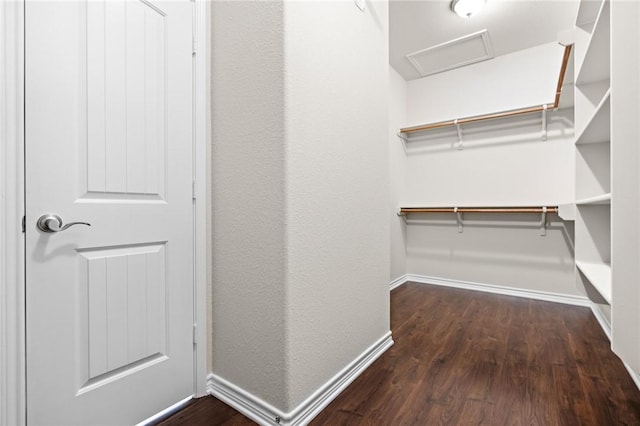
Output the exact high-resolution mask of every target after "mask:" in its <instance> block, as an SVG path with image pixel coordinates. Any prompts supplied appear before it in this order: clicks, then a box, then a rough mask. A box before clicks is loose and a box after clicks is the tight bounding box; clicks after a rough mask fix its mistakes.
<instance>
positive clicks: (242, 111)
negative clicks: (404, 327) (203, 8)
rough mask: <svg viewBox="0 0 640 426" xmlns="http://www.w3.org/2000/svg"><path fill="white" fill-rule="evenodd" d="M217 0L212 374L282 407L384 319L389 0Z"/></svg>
mask: <svg viewBox="0 0 640 426" xmlns="http://www.w3.org/2000/svg"><path fill="white" fill-rule="evenodd" d="M212 9H213V11H212V12H213V22H212V29H213V63H212V73H213V84H212V93H213V97H212V103H213V114H212V122H213V124H212V125H213V132H212V133H213V134H212V137H213V142H212V144H213V145H212V171H213V172H212V173H213V178H212V188H213V189H212V193H213V196H212V200H213V201H212V203H213V219H212V233H213V241H212V245H213V259H212V270H213V273H212V275H213V284H212V286H213V289H212V301H213V306H212V310H213V316H212V337H213V350H212V365H213V373H215V374H217V375H218V376H221V377H223V378H224V379H226V380H228V381H230V382H231V383H233V384H235V385H237V386H239V387H241V388H242V389H244V390H245V391H248V392H250V393H251V394H253V395H254V396H256V397H258V398H261V399H262V400H264V401H266V402H268V403H270V404H271V405H273V406H274V407H276V408H278V409H279V410H281V411H283V412H290V411H291V410H292V409H294V408H295V407H296V406H297V405H298V404H299V403H301V402H302V401H303V400H305V399H306V398H308V397H309V396H310V395H311V394H312V393H313V392H315V391H316V390H318V388H319V387H320V386H322V385H323V384H325V383H326V382H327V381H328V380H329V379H331V378H332V377H333V376H334V375H336V374H337V373H338V372H339V371H340V370H342V369H343V368H344V367H346V366H347V365H348V364H349V363H351V362H352V361H353V360H354V359H356V358H357V357H358V356H359V355H360V354H362V353H363V352H364V351H365V350H366V349H368V348H369V347H370V346H371V345H372V344H374V343H375V342H376V341H378V340H379V339H380V338H381V337H382V336H384V335H385V334H386V333H387V332H388V331H389V292H388V286H387V285H388V277H389V221H388V210H389V209H388V207H389V201H388V200H389V197H390V195H389V179H388V175H389V166H388V145H387V136H388V84H389V81H388V27H387V21H388V5H387V3H386V1H375V2H367V5H366V11H365V12H364V13H363V12H361V11H360V10H359V9H358V8H357V7H356V6H355V4H354V3H353V2H351V1H336V2H284V3H283V2H254V1H252V2H214V3H213V7H212Z"/></svg>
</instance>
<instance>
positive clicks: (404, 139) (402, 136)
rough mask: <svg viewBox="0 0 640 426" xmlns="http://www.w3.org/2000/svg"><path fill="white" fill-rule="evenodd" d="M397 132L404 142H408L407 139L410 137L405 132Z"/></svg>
mask: <svg viewBox="0 0 640 426" xmlns="http://www.w3.org/2000/svg"><path fill="white" fill-rule="evenodd" d="M397 134H398V137H399V138H400V139H402V140H403V141H404V142H407V139H408V138H407V136H406V135H405V134H404V133H402V132H398V133H397Z"/></svg>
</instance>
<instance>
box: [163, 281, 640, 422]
mask: <svg viewBox="0 0 640 426" xmlns="http://www.w3.org/2000/svg"><path fill="white" fill-rule="evenodd" d="M391 326H392V331H393V338H394V340H395V345H394V346H393V347H392V348H391V349H389V350H388V351H387V352H386V353H385V354H384V355H383V356H382V357H380V359H378V360H377V361H376V362H375V363H374V364H372V365H371V367H369V369H367V370H366V371H365V372H364V373H363V374H362V375H361V376H360V377H359V378H358V379H356V380H355V381H354V382H353V383H352V384H351V386H349V387H348V388H347V389H346V390H345V391H344V392H343V393H342V394H341V395H340V396H338V398H336V399H335V400H334V401H333V402H332V403H331V404H330V405H329V406H328V407H327V408H326V409H325V410H324V411H323V412H322V413H320V415H319V416H318V417H316V419H314V421H313V422H312V423H311V425H315V426H318V425H332V426H333V425H476V424H477V425H480V424H484V425H525V424H526V425H545V426H546V425H598V426H603V425H640V391H638V389H637V388H636V386H635V385H634V383H633V381H632V380H631V378H630V377H629V375H628V373H627V372H626V370H625V368H624V366H623V365H622V363H621V361H620V360H619V359H618V358H617V357H616V356H615V355H613V354H612V353H611V350H610V349H609V347H610V345H609V341H608V340H607V337H606V336H605V335H604V333H603V332H602V330H601V329H600V326H599V325H598V323H597V322H596V320H595V319H594V317H593V315H592V314H591V312H590V310H589V309H587V308H580V307H573V306H567V305H561V304H556V303H550V302H541V301H535V300H528V299H521V298H516V297H509V296H498V295H492V294H485V293H479V292H472V291H466V290H458V289H450V288H444V287H435V286H428V285H424V284H413V283H408V284H406V285H404V286H402V287H400V288H398V289H396V290H394V291H393V292H392V293H391ZM160 424H161V425H187V424H188V425H254V424H255V423H253V422H252V421H250V420H248V419H246V418H244V417H243V416H242V415H240V414H239V413H237V412H236V411H235V410H233V409H231V408H229V407H228V406H226V405H225V404H223V403H222V402H220V401H218V400H216V399H215V398H212V397H207V398H202V399H199V400H196V401H193V402H192V404H191V405H190V406H189V407H188V408H186V409H184V410H182V411H180V412H178V413H176V414H174V415H173V416H172V417H170V418H169V419H167V420H165V421H163V422H161V423H160Z"/></svg>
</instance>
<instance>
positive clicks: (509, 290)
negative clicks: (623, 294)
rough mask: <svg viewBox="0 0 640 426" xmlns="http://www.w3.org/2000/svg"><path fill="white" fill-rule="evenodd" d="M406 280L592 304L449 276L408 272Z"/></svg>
mask: <svg viewBox="0 0 640 426" xmlns="http://www.w3.org/2000/svg"><path fill="white" fill-rule="evenodd" d="M406 281H407V282H408V281H412V282H416V283H420V284H433V285H439V286H444V287H453V288H462V289H465V290H474V291H482V292H485V293H494V294H502V295H506V296H515V297H524V298H527V299H535V300H544V301H547V302H555V303H564V304H565V305H574V306H587V307H590V306H591V302H590V301H589V299H588V298H587V297H585V296H573V295H569V294H559V293H551V292H545V291H535V290H525V289H521V288H514V287H505V286H500V285H494V284H482V283H475V282H470V281H460V280H452V279H448V278H436V277H428V276H424V275H415V274H407V275H406Z"/></svg>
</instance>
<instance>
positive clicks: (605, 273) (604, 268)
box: [576, 261, 611, 304]
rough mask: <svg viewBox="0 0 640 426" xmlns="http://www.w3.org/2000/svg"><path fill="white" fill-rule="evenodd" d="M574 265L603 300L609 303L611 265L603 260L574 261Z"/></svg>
mask: <svg viewBox="0 0 640 426" xmlns="http://www.w3.org/2000/svg"><path fill="white" fill-rule="evenodd" d="M576 266H577V267H578V269H579V270H580V271H581V272H582V273H583V274H584V276H585V277H587V279H588V280H589V282H590V283H591V285H593V287H594V288H595V289H596V290H598V293H600V295H601V296H602V297H603V298H604V300H606V301H607V302H608V303H609V304H611V265H610V264H608V263H604V262H602V263H596V262H583V261H576Z"/></svg>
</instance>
